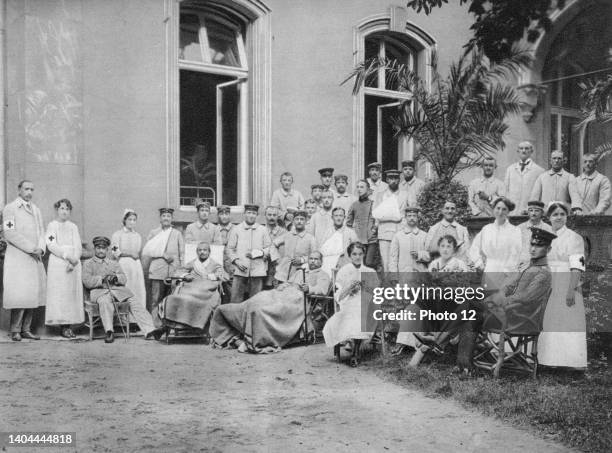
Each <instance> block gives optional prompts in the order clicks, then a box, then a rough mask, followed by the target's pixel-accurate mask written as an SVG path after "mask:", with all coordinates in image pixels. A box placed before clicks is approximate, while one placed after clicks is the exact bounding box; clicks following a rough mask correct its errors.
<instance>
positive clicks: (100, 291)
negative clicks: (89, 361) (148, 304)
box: [83, 236, 162, 343]
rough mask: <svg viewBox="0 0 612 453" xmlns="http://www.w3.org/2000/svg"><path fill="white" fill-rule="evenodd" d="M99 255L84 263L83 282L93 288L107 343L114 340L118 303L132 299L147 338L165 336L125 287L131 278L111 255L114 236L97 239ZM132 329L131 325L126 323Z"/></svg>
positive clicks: (133, 309)
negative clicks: (109, 255)
mask: <svg viewBox="0 0 612 453" xmlns="http://www.w3.org/2000/svg"><path fill="white" fill-rule="evenodd" d="M93 245H94V251H95V255H94V257H93V258H90V259H88V260H87V261H85V263H84V264H83V285H84V286H85V288H87V289H89V290H91V292H90V295H89V298H90V300H91V301H92V302H97V303H98V307H99V310H100V318H101V320H102V325H103V326H104V331H105V332H106V338H105V339H104V342H105V343H112V342H113V341H114V335H113V331H114V327H113V314H114V312H115V306H114V304H113V302H114V301H116V302H129V304H130V312H131V313H132V316H133V317H134V319H135V320H136V323H137V324H138V327H140V330H142V331H143V332H144V333H145V339H146V340H149V339H151V338H152V337H154V338H155V339H159V338H161V334H162V331H161V330H160V329H155V328H154V327H153V319H152V318H151V315H150V314H149V313H148V312H147V311H146V310H145V308H144V307H143V306H142V305H141V304H139V303H138V302H136V300H135V299H134V294H133V293H132V291H130V290H129V289H128V288H126V287H125V283H126V281H127V278H126V276H125V274H124V273H123V270H121V266H119V263H118V262H117V261H115V260H111V259H110V258H107V256H106V255H107V252H108V246H109V245H110V239H108V238H106V237H102V236H98V237H95V238H94V239H93ZM126 327H127V328H129V326H126Z"/></svg>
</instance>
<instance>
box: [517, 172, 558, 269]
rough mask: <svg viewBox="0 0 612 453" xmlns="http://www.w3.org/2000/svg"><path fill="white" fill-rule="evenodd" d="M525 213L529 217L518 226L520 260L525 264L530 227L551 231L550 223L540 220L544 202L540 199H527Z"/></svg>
mask: <svg viewBox="0 0 612 453" xmlns="http://www.w3.org/2000/svg"><path fill="white" fill-rule="evenodd" d="M546 173H548V172H546ZM546 173H542V174H546ZM527 215H528V216H529V219H528V220H527V221H526V222H523V223H521V224H520V225H519V226H518V227H519V229H520V230H521V238H522V243H523V246H522V251H521V259H520V262H521V263H525V264H528V263H529V247H530V244H531V232H532V231H533V230H532V228H538V229H540V230H546V231H551V232H552V228H551V227H550V225H548V224H547V223H544V222H543V221H542V218H543V217H544V202H542V201H540V200H531V201H528V202H527Z"/></svg>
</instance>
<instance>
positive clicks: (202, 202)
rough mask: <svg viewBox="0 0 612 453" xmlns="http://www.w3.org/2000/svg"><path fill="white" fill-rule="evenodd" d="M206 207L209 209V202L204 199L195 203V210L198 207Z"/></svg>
mask: <svg viewBox="0 0 612 453" xmlns="http://www.w3.org/2000/svg"><path fill="white" fill-rule="evenodd" d="M202 207H204V208H208V210H209V211H210V203H209V202H208V201H204V200H198V202H197V203H196V210H198V211H199V210H200V208H202Z"/></svg>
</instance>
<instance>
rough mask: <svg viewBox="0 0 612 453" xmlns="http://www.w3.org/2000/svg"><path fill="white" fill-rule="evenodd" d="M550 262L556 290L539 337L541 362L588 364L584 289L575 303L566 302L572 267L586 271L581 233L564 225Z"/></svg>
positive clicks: (551, 253) (545, 363) (577, 296)
mask: <svg viewBox="0 0 612 453" xmlns="http://www.w3.org/2000/svg"><path fill="white" fill-rule="evenodd" d="M555 234H556V235H557V238H556V239H555V240H553V242H552V244H551V247H552V250H551V251H550V253H549V254H548V265H549V266H550V270H551V272H552V293H551V295H550V298H549V299H548V305H546V312H545V313H544V331H543V332H542V333H541V334H540V338H539V339H538V361H539V363H540V364H541V365H547V366H563V367H571V368H586V366H587V346H586V318H585V313H584V302H583V299H582V293H581V291H580V290H577V291H575V293H574V296H575V299H574V300H575V304H574V305H572V306H571V307H568V306H567V304H566V302H565V297H566V295H567V290H568V289H569V284H570V280H571V278H570V273H571V269H578V270H581V271H584V240H583V239H582V236H580V235H579V234H578V233H576V232H574V231H572V230H570V229H569V228H567V227H565V226H564V227H563V228H561V229H560V230H558V231H557V232H556V233H555Z"/></svg>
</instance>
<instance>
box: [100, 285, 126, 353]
mask: <svg viewBox="0 0 612 453" xmlns="http://www.w3.org/2000/svg"><path fill="white" fill-rule="evenodd" d="M104 284H105V285H106V289H107V290H108V293H109V294H110V296H111V300H112V301H113V307H115V313H117V319H119V327H121V333H123V339H124V340H125V342H126V343H127V341H128V337H127V334H126V327H125V326H124V325H123V319H122V317H121V313H119V303H118V301H117V298H116V297H115V296H114V294H113V292H112V290H111V285H110V283H109V282H108V280H105V281H104ZM129 328H130V326H129V325H128V326H127V329H129Z"/></svg>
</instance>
